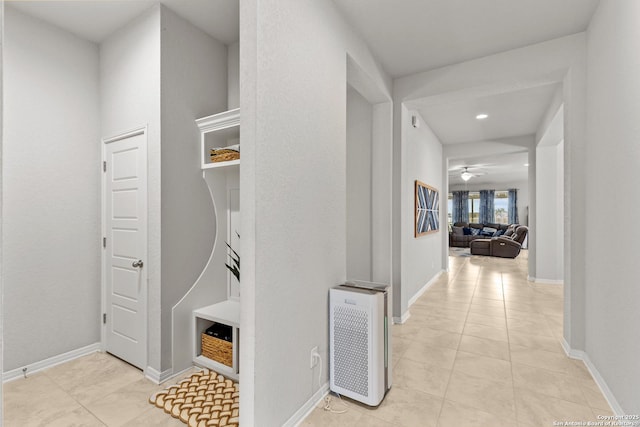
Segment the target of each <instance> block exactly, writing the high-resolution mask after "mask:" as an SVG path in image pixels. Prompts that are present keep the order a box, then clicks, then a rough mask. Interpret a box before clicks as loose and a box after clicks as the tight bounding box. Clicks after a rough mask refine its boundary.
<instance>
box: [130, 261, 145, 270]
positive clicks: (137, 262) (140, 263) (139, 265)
mask: <svg viewBox="0 0 640 427" xmlns="http://www.w3.org/2000/svg"><path fill="white" fill-rule="evenodd" d="M143 265H144V262H142V260H141V259H139V260H137V261H133V264H131V266H132V267H140V268H142V266H143Z"/></svg>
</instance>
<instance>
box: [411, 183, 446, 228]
mask: <svg viewBox="0 0 640 427" xmlns="http://www.w3.org/2000/svg"><path fill="white" fill-rule="evenodd" d="M415 221H416V228H415V237H419V236H422V235H424V234H428V233H435V232H437V231H438V230H439V229H440V196H439V195H438V190H436V189H435V188H433V187H431V186H429V185H427V184H425V183H424V182H420V181H418V180H416V215H415Z"/></svg>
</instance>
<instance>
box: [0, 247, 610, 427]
mask: <svg viewBox="0 0 640 427" xmlns="http://www.w3.org/2000/svg"><path fill="white" fill-rule="evenodd" d="M526 276H527V258H526V251H523V253H522V254H521V255H520V256H519V257H518V258H517V259H515V260H505V259H499V258H490V257H475V256H474V257H451V258H450V272H449V273H448V274H444V275H442V276H441V277H439V278H438V280H437V281H436V282H435V283H434V284H433V285H432V286H431V287H430V288H429V290H428V291H427V292H425V294H424V295H423V296H422V297H421V298H420V299H419V300H418V301H417V302H416V303H415V304H414V305H413V306H412V307H411V309H410V311H411V317H410V318H409V320H408V321H407V322H406V323H405V324H404V325H394V326H393V364H394V378H393V388H392V389H391V390H390V392H389V393H388V395H387V396H386V398H385V400H384V401H383V403H382V404H381V405H380V406H379V407H378V408H375V409H370V408H368V407H365V406H363V405H359V404H357V403H355V402H350V403H349V410H348V412H346V413H344V414H333V413H330V412H327V411H324V410H322V409H320V408H318V409H315V410H314V411H313V412H312V413H311V414H310V416H309V417H308V418H307V419H306V420H305V421H304V422H303V424H302V425H303V426H323V427H324V426H329V427H330V426H358V427H363V426H364V427H385V426H387V427H389V426H403V427H404V426H406V427H414V426H420V427H429V426H439V427H449V426H454V427H473V426H491V427H501V426H505V427H513V426H517V427H545V426H552V425H553V424H552V423H553V421H595V420H596V417H597V416H598V415H612V412H611V410H610V408H609V406H608V404H607V402H606V401H605V399H604V398H603V396H602V394H601V393H600V390H599V389H598V386H597V385H596V384H595V383H594V382H593V379H592V378H591V376H590V375H589V372H588V371H587V369H586V368H585V366H584V365H583V364H582V362H579V361H575V360H571V359H569V358H567V357H566V356H565V354H564V352H563V350H562V348H561V347H560V341H559V340H560V337H561V334H562V287H561V286H557V285H536V284H533V283H531V282H528V281H527V280H526ZM184 376H186V374H185V375H183V376H181V377H184ZM166 386H167V384H164V385H162V386H157V385H154V384H152V383H151V382H150V381H148V380H146V379H144V378H143V376H142V374H141V372H140V371H139V370H137V369H135V368H133V367H131V366H130V365H128V364H126V363H124V362H122V361H120V360H118V359H116V358H114V357H111V356H109V355H106V354H101V353H95V354H92V355H89V356H85V357H82V358H80V359H77V360H74V361H72V362H69V363H66V364H63V365H59V366H56V367H53V368H50V369H48V370H46V371H43V372H40V373H36V374H34V375H30V376H29V378H27V379H19V380H15V381H12V382H9V383H7V384H5V385H4V425H5V426H7V427H14V426H19V427H31V426H60V427H70V426H88V427H93V426H105V425H106V426H126V427H145V426H149V427H151V426H154V427H155V426H160V427H162V426H164V427H171V426H175V427H177V426H180V427H184V424H183V423H181V422H180V421H178V420H176V419H173V418H171V417H170V416H168V415H166V414H165V413H164V412H163V411H162V410H160V409H158V408H155V407H153V406H152V405H150V404H149V403H147V400H148V398H149V396H150V395H151V394H152V393H154V392H155V391H157V390H159V389H162V388H164V387H166ZM334 407H335V409H341V408H342V406H341V405H340V404H339V403H335V404H334Z"/></svg>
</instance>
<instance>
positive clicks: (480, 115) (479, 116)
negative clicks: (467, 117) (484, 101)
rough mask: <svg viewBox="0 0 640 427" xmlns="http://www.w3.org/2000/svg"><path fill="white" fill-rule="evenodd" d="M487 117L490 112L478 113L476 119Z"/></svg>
mask: <svg viewBox="0 0 640 427" xmlns="http://www.w3.org/2000/svg"><path fill="white" fill-rule="evenodd" d="M487 117H489V115H488V114H485V113H482V114H478V115H477V116H476V119H478V120H484V119H486V118H487Z"/></svg>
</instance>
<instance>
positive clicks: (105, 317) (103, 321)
mask: <svg viewBox="0 0 640 427" xmlns="http://www.w3.org/2000/svg"><path fill="white" fill-rule="evenodd" d="M102 323H104V324H105V325H106V324H107V313H102Z"/></svg>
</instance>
